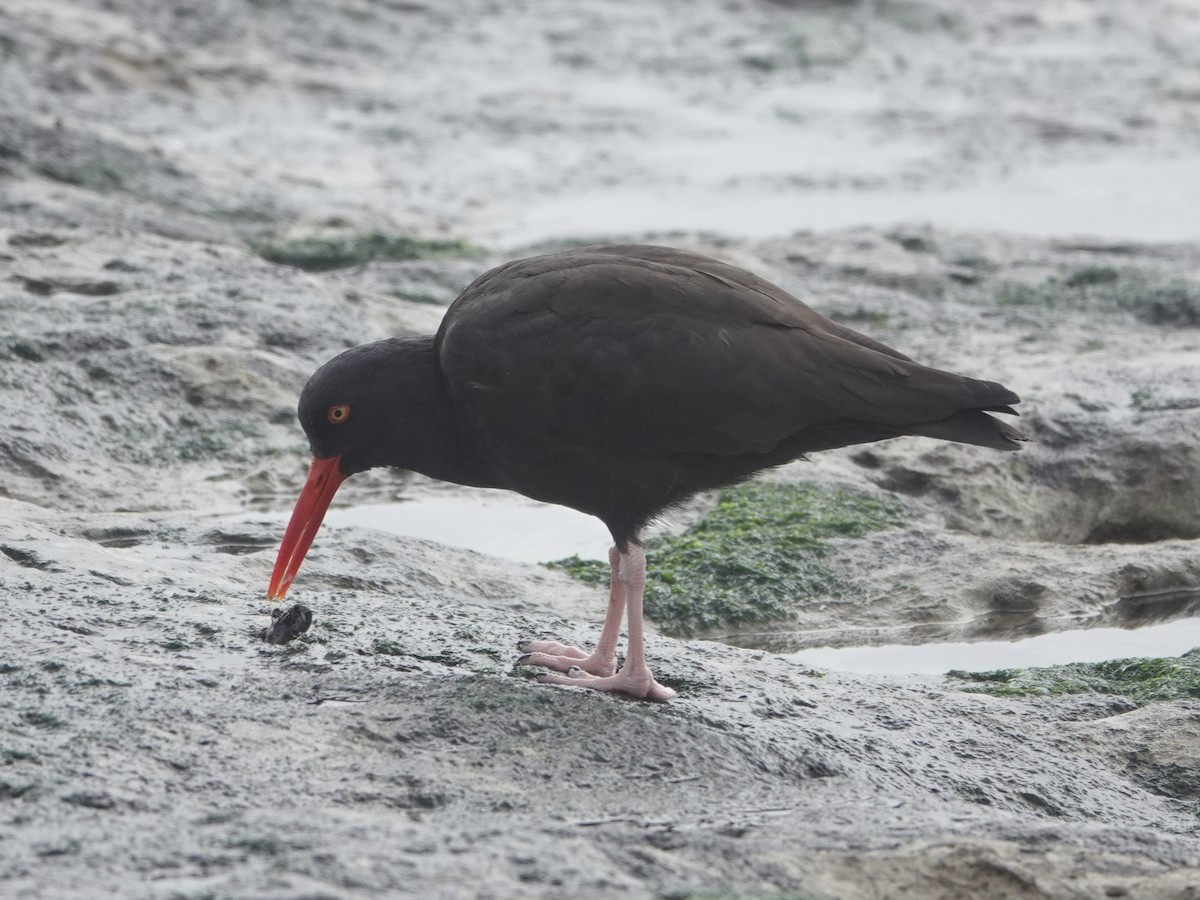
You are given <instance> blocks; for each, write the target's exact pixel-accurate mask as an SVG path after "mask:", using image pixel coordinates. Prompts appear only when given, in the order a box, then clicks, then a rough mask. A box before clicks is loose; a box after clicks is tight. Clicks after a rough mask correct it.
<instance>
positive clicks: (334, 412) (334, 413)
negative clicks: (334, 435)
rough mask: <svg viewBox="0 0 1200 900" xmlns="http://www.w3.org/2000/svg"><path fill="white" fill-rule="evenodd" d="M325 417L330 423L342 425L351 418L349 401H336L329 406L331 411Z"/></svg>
mask: <svg viewBox="0 0 1200 900" xmlns="http://www.w3.org/2000/svg"><path fill="white" fill-rule="evenodd" d="M325 418H326V419H328V420H329V424H330V425H341V424H343V423H344V422H345V421H346V420H347V419H349V418H350V404H349V403H335V404H334V405H333V406H331V407H329V411H328V412H327V413H325Z"/></svg>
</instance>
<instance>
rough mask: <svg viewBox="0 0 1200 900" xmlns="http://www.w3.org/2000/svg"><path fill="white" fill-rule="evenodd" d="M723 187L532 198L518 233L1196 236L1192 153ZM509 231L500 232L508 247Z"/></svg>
mask: <svg viewBox="0 0 1200 900" xmlns="http://www.w3.org/2000/svg"><path fill="white" fill-rule="evenodd" d="M726 149H728V148H723V152H724V150H726ZM914 152H915V151H914ZM692 168H693V169H696V170H698V171H699V172H700V173H703V172H705V171H706V166H705V164H704V162H703V161H693V166H692ZM775 177H780V176H779V175H778V174H776V176H775ZM797 177H798V176H797ZM723 181H724V183H722V182H721V180H718V179H716V178H713V179H708V178H704V177H699V178H687V179H681V180H680V181H679V182H677V183H674V184H660V185H655V186H654V187H653V188H651V189H647V188H644V187H628V188H606V189H605V190H603V191H596V192H594V193H584V194H563V195H559V196H556V197H554V198H552V199H549V200H546V201H544V202H542V203H538V202H536V201H534V202H531V203H530V204H529V205H528V207H527V209H526V211H525V212H524V214H523V219H522V221H521V222H520V223H519V224H518V225H517V227H516V229H515V234H516V236H517V237H518V238H519V240H520V242H527V243H534V242H536V241H539V240H545V239H548V238H551V237H555V236H558V235H561V234H564V233H566V234H578V235H606V234H607V235H611V234H634V233H639V234H640V233H645V232H647V231H651V232H654V231H657V232H664V231H713V232H718V233H722V234H733V235H738V236H742V237H749V238H766V237H774V236H777V235H781V234H791V233H793V232H796V231H800V230H822V229H830V228H848V227H855V226H879V227H888V226H893V225H901V224H912V223H924V222H936V223H937V224H938V225H939V226H941V227H951V228H964V229H982V230H986V231H1007V232H1017V233H1021V234H1031V235H1038V236H1041V237H1060V238H1061V237H1072V236H1079V235H1088V236H1091V237H1095V238H1101V239H1106V240H1133V241H1189V240H1195V239H1197V238H1200V220H1198V219H1197V217H1196V209H1197V208H1198V207H1200V157H1198V156H1188V157H1178V158H1165V159H1107V160H1101V161H1096V162H1082V163H1071V164H1060V165H1052V166H1051V165H1043V166H1036V167H1034V166H1031V167H1029V168H1025V169H1018V170H1016V171H1014V172H1012V173H1009V174H1002V175H999V176H997V177H995V178H992V179H986V178H981V179H980V180H979V181H978V182H977V183H975V184H972V185H970V186H967V187H961V188H943V189H934V188H913V189H903V188H882V189H871V190H854V189H848V188H834V189H806V190H796V189H789V188H787V187H786V186H781V185H779V184H776V183H768V182H769V179H766V180H764V179H762V178H761V177H760V178H759V179H757V181H758V183H754V182H753V181H751V182H749V183H746V182H742V181H738V180H737V179H733V180H732V183H730V181H731V179H730V178H728V177H726V178H724V179H723ZM513 234H514V229H512V228H509V230H508V236H509V238H510V239H511V237H512V236H513Z"/></svg>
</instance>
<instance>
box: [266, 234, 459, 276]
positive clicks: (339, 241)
mask: <svg viewBox="0 0 1200 900" xmlns="http://www.w3.org/2000/svg"><path fill="white" fill-rule="evenodd" d="M252 246H253V249H254V252H255V253H257V254H258V255H259V256H261V257H262V258H263V259H265V260H269V261H270V262H274V263H280V264H282V265H286V266H295V267H296V268H297V269H304V270H305V271H307V272H328V271H330V270H332V269H345V268H348V267H349V266H358V265H362V264H363V263H367V262H371V261H372V260H382V261H387V262H403V261H405V260H413V259H438V258H442V257H447V256H451V257H454V256H457V257H462V256H478V255H479V254H480V253H481V251H480V249H479V248H478V247H476V246H474V245H472V244H469V243H467V242H466V241H462V240H431V239H425V238H415V237H409V236H408V235H395V234H384V233H383V232H380V231H369V232H367V233H366V234H350V235H333V236H329V237H308V238H300V239H299V240H294V241H286V242H283V243H272V242H270V241H259V242H256V243H254V244H253V245H252Z"/></svg>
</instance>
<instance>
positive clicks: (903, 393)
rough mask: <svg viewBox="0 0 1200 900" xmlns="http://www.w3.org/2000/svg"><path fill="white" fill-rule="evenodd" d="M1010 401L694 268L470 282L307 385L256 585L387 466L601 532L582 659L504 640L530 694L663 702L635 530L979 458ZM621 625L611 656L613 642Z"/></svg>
mask: <svg viewBox="0 0 1200 900" xmlns="http://www.w3.org/2000/svg"><path fill="white" fill-rule="evenodd" d="M1019 399H1020V398H1019V397H1018V396H1017V395H1016V394H1015V393H1013V392H1012V391H1010V390H1009V389H1007V388H1006V387H1004V386H1002V385H1000V384H997V383H995V382H990V381H982V380H977V379H975V378H970V377H966V376H963V375H957V374H953V373H950V372H946V371H942V370H939V369H935V368H930V367H927V366H923V365H921V364H920V363H917V362H914V361H913V360H912V359H910V358H909V357H907V356H904V355H903V354H901V353H899V352H898V351H896V350H893V349H891V348H890V347H888V346H886V345H884V344H882V343H880V342H878V341H876V340H873V339H872V338H870V337H867V336H865V335H862V334H859V333H858V332H856V331H854V330H852V329H850V328H848V327H846V326H844V325H841V324H839V323H837V322H834V321H832V320H831V319H828V318H826V317H825V316H823V315H821V314H820V313H818V312H817V311H815V310H814V309H812V308H810V307H809V306H808V305H806V304H805V303H803V302H802V301H801V300H799V299H798V298H796V297H794V296H792V295H791V294H789V293H787V292H786V291H784V290H783V289H782V288H780V287H778V286H776V285H775V284H773V283H771V282H769V281H767V280H766V279H764V278H761V277H759V276H757V275H755V274H752V273H751V272H749V271H747V270H745V269H743V268H740V267H738V266H734V265H732V264H730V263H727V262H722V261H720V260H717V259H714V258H710V257H708V256H704V255H701V254H699V253H695V252H691V251H688V250H682V249H675V248H670V247H659V246H650V245H636V244H630V245H595V246H585V247H576V248H572V249H567V250H563V251H560V252H556V253H549V254H545V255H540V256H533V257H530V258H526V259H519V260H515V261H512V262H508V263H505V264H503V265H500V266H498V267H496V268H493V269H491V270H490V271H488V272H485V273H484V274H483V275H481V276H480V277H479V278H477V279H476V280H475V281H474V282H472V283H471V284H470V285H468V286H467V288H466V289H464V290H463V292H462V293H461V294H460V295H459V296H458V298H457V299H456V300H455V301H454V302H453V303H452V304H451V305H450V306H449V307H448V308H447V310H446V313H445V315H444V316H443V319H442V321H441V323H440V326H439V328H438V330H437V332H436V333H435V334H433V335H428V336H423V337H415V338H413V337H406V338H388V339H385V340H380V341H376V342H374V343H369V344H365V345H363V346H359V347H354V348H352V349H349V350H346V351H344V352H342V353H341V354H339V355H338V356H336V357H334V358H333V359H331V360H330V361H328V362H327V363H325V364H324V365H323V366H321V367H320V368H319V369H318V370H317V371H316V372H315V373H314V374H313V375H312V377H311V378H310V379H309V381H308V382H307V384H306V385H305V386H304V388H303V390H302V392H301V395H300V401H299V406H298V416H299V420H300V424H301V426H302V427H303V429H304V431H305V433H306V435H307V437H308V441H309V444H310V447H311V450H312V454H313V459H312V463H311V466H310V468H309V473H308V477H307V480H306V481H305V484H304V487H303V489H302V490H301V493H300V496H299V499H298V500H297V502H296V506H295V509H294V511H293V513H292V516H291V519H290V520H289V523H288V526H287V529H286V531H285V534H284V537H283V541H282V543H281V545H280V549H279V554H278V557H277V560H276V564H275V568H274V571H273V573H272V576H271V580H270V584H269V587H268V594H269V596H270V597H272V598H273V599H276V600H279V599H282V598H283V596H284V594H285V593H286V592H287V590H288V588H289V586H290V585H291V584H292V582H293V581H294V579H295V577H296V574H297V572H298V571H299V569H300V565H301V563H302V562H303V560H304V556H305V554H306V553H307V552H308V549H309V547H310V546H311V544H312V542H313V539H314V537H315V536H316V534H317V531H318V529H319V528H320V525H321V521H322V519H323V517H324V515H325V512H326V510H327V509H328V507H329V504H330V502H331V501H332V499H333V497H334V495H335V493H336V492H337V490H338V486H339V485H340V484H341V483H342V481H343V480H344V479H345V478H347V477H349V476H351V475H353V474H355V473H357V472H362V471H364V470H367V469H371V468H376V467H395V468H399V469H405V470H410V471H415V472H419V473H421V474H423V475H426V476H428V477H430V478H433V479H437V480H441V481H448V482H454V483H456V484H460V485H467V486H471V487H482V488H503V489H507V490H510V491H515V492H517V493H520V494H523V495H525V496H527V497H532V498H533V499H535V500H540V501H544V502H546V503H553V504H560V505H562V506H566V507H570V508H572V509H576V510H579V511H580V512H583V513H587V514H589V515H592V516H595V517H597V518H599V519H600V520H601V521H602V522H603V523H604V524H605V525H606V526H607V528H608V530H609V532H610V533H611V535H612V539H613V546H612V548H611V549H610V550H609V553H608V561H609V568H610V579H609V600H608V610H607V613H606V615H605V619H604V624H603V626H602V628H601V631H600V636H599V638H598V640H597V642H596V645H595V647H594V648H593V649H592V650H590V651H588V650H584V649H582V648H580V647H576V646H572V645H567V644H563V643H560V642H558V641H555V640H522V641H520V642H518V644H517V649H518V651H519V652H520V653H521V654H522V655H521V656H520V657H519V658H518V659H517V662H518V663H521V664H525V665H529V666H534V667H540V668H542V669H544V670H547V671H544V672H542V673H540V674H539V675H538V680H539V681H542V682H545V683H550V684H559V685H574V686H580V687H587V688H593V689H595V690H599V691H610V692H616V693H621V694H626V695H629V696H632V697H636V698H641V699H646V700H652V701H666V700H669V699H671V698H672V697H674V696H675V693H676V692H675V691H674V689H672V688H671V687H669V686H667V685H664V684H662V683H661V682H659V681H658V679H657V678H656V677H655V675H654V673H653V672H652V670H651V667H650V665H649V663H648V662H647V658H646V651H645V628H644V623H643V613H642V605H643V592H644V590H645V585H646V554H645V551H644V549H643V546H642V533H643V530H644V529H645V528H646V526H647V525H648V524H649V523H651V522H652V521H654V520H655V519H656V518H657V517H659V516H660V515H661V514H662V513H664V512H665V511H667V510H669V509H671V508H672V507H676V506H678V505H679V504H681V503H683V502H685V501H686V500H688V499H689V498H691V497H692V496H694V495H695V494H697V493H700V492H703V491H708V490H713V489H716V488H720V487H723V486H726V485H731V484H735V483H738V482H741V481H744V480H746V479H748V478H751V477H752V476H754V475H755V474H757V473H759V472H762V471H763V470H766V469H770V468H772V467H775V466H779V465H782V464H784V463H788V462H790V461H792V460H796V459H799V458H802V457H804V456H805V455H806V454H809V453H813V452H816V451H820V450H827V449H831V448H834V447H843V446H848V445H852V444H862V443H868V442H874V441H880V440H885V439H888V438H893V437H899V436H902V435H922V436H926V437H932V438H938V439H941V440H946V441H957V442H960V443H964V444H976V445H980V446H984V447H991V448H995V449H998V450H1016V449H1019V448H1020V446H1021V443H1022V442H1023V441H1026V440H1027V438H1026V437H1025V436H1024V435H1023V434H1022V433H1021V432H1020V431H1018V430H1017V429H1016V428H1014V427H1012V426H1010V425H1008V424H1007V423H1005V422H1003V421H1001V420H999V419H996V418H994V417H993V416H992V415H989V413H1008V414H1013V415H1016V411H1015V410H1014V409H1013V408H1012V407H1013V405H1014V404H1016V403H1018V402H1019ZM626 612H627V613H628V627H627V648H626V653H625V658H624V663H623V664H622V665H620V666H619V667H618V658H617V645H618V640H619V636H620V631H621V625H622V622H623V621H624V620H625V617H626Z"/></svg>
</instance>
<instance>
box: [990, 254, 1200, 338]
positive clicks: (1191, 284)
mask: <svg viewBox="0 0 1200 900" xmlns="http://www.w3.org/2000/svg"><path fill="white" fill-rule="evenodd" d="M991 299H992V300H993V302H995V303H996V304H997V305H998V306H1041V307H1046V308H1050V309H1077V310H1095V311H1099V312H1108V311H1120V310H1124V311H1127V312H1131V313H1133V314H1134V316H1135V317H1137V318H1138V319H1140V320H1141V321H1143V322H1147V323H1149V324H1151V325H1173V326H1180V325H1182V326H1192V327H1195V326H1200V282H1197V281H1192V280H1190V279H1184V278H1178V277H1174V276H1168V275H1165V274H1162V273H1157V272H1153V271H1146V270H1143V269H1136V268H1133V267H1121V268H1114V267H1112V266H1085V267H1083V268H1079V269H1074V270H1071V271H1068V272H1064V273H1062V274H1061V275H1057V276H1054V277H1051V278H1048V279H1047V280H1046V281H1044V282H1042V283H1041V284H1019V283H1008V284H1002V285H1000V287H999V288H998V289H997V290H996V293H995V294H994V295H993V297H992V298H991Z"/></svg>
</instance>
